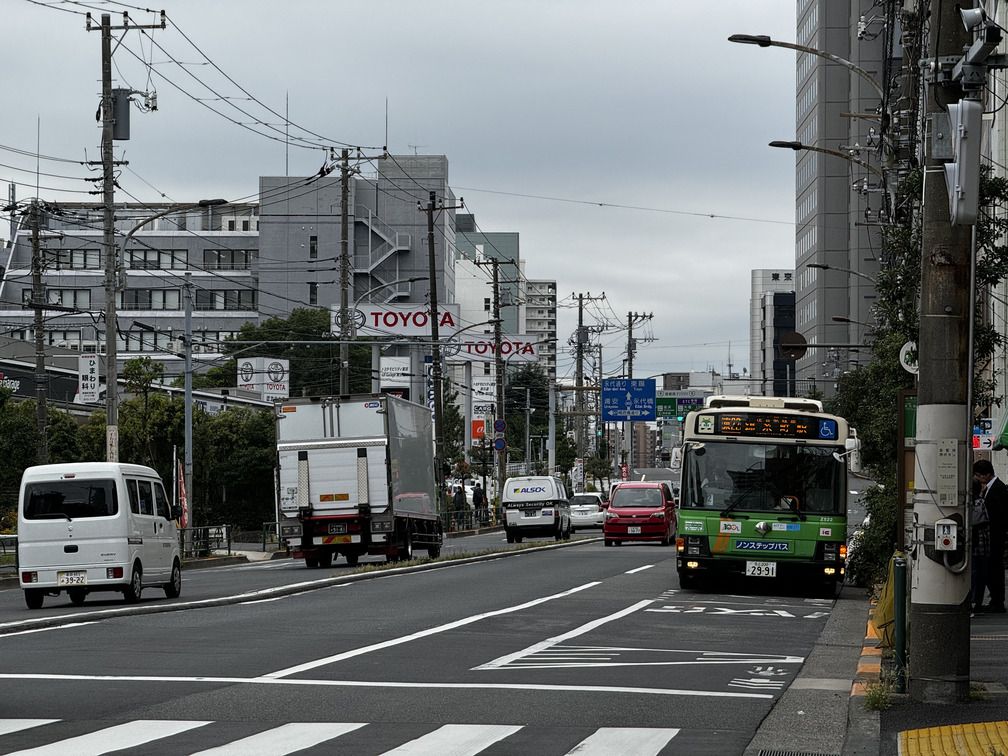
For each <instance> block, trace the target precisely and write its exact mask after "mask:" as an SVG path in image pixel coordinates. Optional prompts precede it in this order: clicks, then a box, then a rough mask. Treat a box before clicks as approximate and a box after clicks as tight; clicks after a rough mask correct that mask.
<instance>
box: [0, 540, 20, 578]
mask: <svg viewBox="0 0 1008 756" xmlns="http://www.w3.org/2000/svg"><path fill="white" fill-rule="evenodd" d="M11 556H13V561H9V558H10V557H11ZM0 557H3V559H2V560H0V571H3V570H13V571H14V572H17V564H18V554H17V535H16V534H10V535H7V534H0Z"/></svg>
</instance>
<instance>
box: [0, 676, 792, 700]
mask: <svg viewBox="0 0 1008 756" xmlns="http://www.w3.org/2000/svg"><path fill="white" fill-rule="evenodd" d="M0 680H55V681H73V682H79V681H82V680H83V681H87V682H111V683H123V682H139V683H152V682H162V683H184V684H187V685H191V684H192V683H208V684H211V685H221V684H224V685H291V686H307V687H320V688H403V689H420V690H524V691H550V692H561V693H601V694H604V695H608V694H612V693H631V694H639V695H644V696H687V697H689V696H697V697H700V698H766V699H772V698H773V696H772V695H770V694H767V693H734V692H728V691H726V692H721V691H716V690H685V689H679V688H627V687H620V686H615V685H535V684H531V685H522V684H517V683H432V682H391V681H367V680H305V679H298V678H294V679H290V678H283V679H277V678H274V677H167V676H164V677H158V676H153V675H57V674H38V673H31V674H27V673H26V674H13V673H0Z"/></svg>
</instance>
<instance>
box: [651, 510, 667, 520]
mask: <svg viewBox="0 0 1008 756" xmlns="http://www.w3.org/2000/svg"><path fill="white" fill-rule="evenodd" d="M651 519H652V520H664V519H665V513H664V512H652V513H651Z"/></svg>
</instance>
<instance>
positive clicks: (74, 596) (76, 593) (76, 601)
mask: <svg viewBox="0 0 1008 756" xmlns="http://www.w3.org/2000/svg"><path fill="white" fill-rule="evenodd" d="M67 596H69V597H70V603H71V604H73V605H74V606H80V605H81V604H83V603H84V597H85V596H87V591H86V590H84V589H83V588H68V589H67Z"/></svg>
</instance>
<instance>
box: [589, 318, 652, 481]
mask: <svg viewBox="0 0 1008 756" xmlns="http://www.w3.org/2000/svg"><path fill="white" fill-rule="evenodd" d="M653 317H654V313H648V314H646V315H645V314H643V313H639V312H628V313H627V363H626V368H627V380H633V357H634V352H635V351H636V350H637V340H636V339H635V338H634V337H633V329H634V326H635V325H637V324H638V323H643V322H644V321H645V320H650V319H651V318H653ZM599 390H600V391H601V387H599ZM625 425H626V432H625V433H624V436H625V438H624V446H625V447H626V452H625V453H626V457H624V459H623V461H624V462H626V463H627V465H629V469H633V442H634V439H633V429H634V424H633V420H630V421H628V422H626V423H625Z"/></svg>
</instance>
